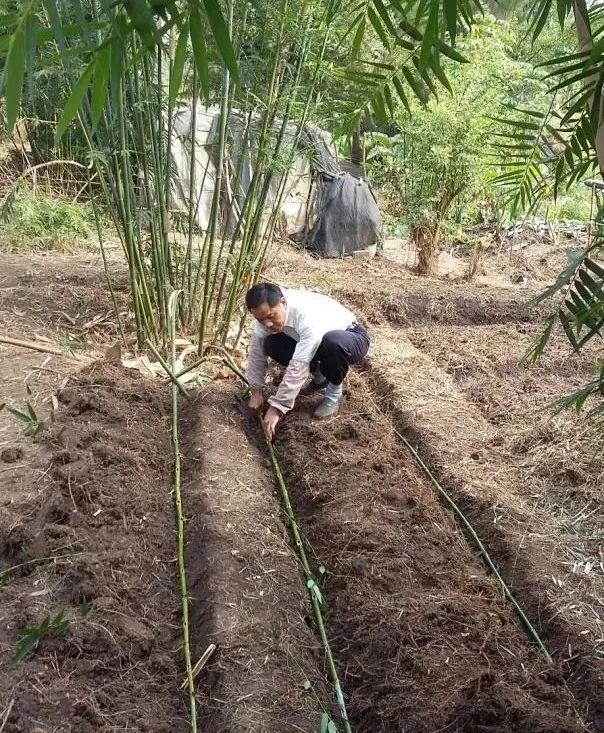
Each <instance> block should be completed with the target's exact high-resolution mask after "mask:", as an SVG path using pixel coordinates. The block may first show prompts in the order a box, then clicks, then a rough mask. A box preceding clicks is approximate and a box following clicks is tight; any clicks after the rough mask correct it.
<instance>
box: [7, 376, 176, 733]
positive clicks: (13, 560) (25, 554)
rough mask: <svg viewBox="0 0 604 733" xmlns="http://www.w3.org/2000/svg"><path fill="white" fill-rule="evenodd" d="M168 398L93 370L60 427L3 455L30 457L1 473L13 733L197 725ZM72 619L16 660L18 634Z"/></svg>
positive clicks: (172, 732)
mask: <svg viewBox="0 0 604 733" xmlns="http://www.w3.org/2000/svg"><path fill="white" fill-rule="evenodd" d="M166 397H167V391H166V388H165V385H164V384H157V385H156V384H154V383H152V382H149V381H147V380H145V379H143V378H141V377H140V376H139V375H137V374H133V373H127V372H125V371H124V370H123V369H121V368H116V367H110V366H107V365H101V364H97V365H93V366H92V367H90V368H88V369H87V370H86V371H85V373H83V374H81V375H80V376H79V377H77V378H73V379H72V380H71V381H70V382H69V384H68V385H67V386H66V387H64V388H63V389H62V391H61V392H59V409H58V411H57V416H56V422H55V423H54V424H52V425H50V426H49V427H47V429H46V430H44V431H43V432H42V433H40V434H39V435H38V436H37V437H36V438H35V439H32V438H26V437H23V436H20V435H19V434H18V433H16V434H15V437H14V438H13V440H12V442H11V444H10V445H7V446H5V447H4V449H3V451H2V463H0V468H1V467H3V466H5V467H6V468H9V467H11V466H13V465H14V464H15V461H18V462H21V463H24V462H25V463H27V471H25V472H22V471H6V473H4V472H3V474H2V481H3V485H4V487H5V489H6V493H5V496H6V497H11V498H10V500H9V501H8V502H7V503H4V504H3V505H2V507H1V508H0V562H1V565H0V573H2V574H1V575H0V578H1V581H0V582H1V585H0V609H1V610H0V615H1V620H2V622H1V623H0V657H1V660H2V667H0V699H2V701H3V708H4V710H5V711H9V712H8V716H7V718H6V720H5V721H3V722H4V725H3V730H4V731H5V733H34V732H35V733H51V731H52V732H53V733H93V732H95V733H99V732H105V731H106V732H109V731H112V732H113V731H118V730H119V731H121V730H136V731H148V732H149V733H151V732H152V733H163V732H165V733H176V732H177V731H185V730H187V722H186V716H187V713H186V708H185V705H184V701H183V698H182V696H181V693H180V691H179V684H180V680H181V675H182V672H181V661H180V656H181V655H180V652H179V650H178V644H179V638H180V637H179V629H180V627H179V601H178V593H177V586H176V581H175V571H174V556H175V540H174V524H173V512H172V500H171V497H170V465H171V461H170V459H169V455H170V453H169V450H170V449H169V442H168V436H167V433H166V408H167V405H166ZM17 465H18V464H17ZM24 480H25V481H26V482H27V483H26V484H24V483H23V481H24ZM61 613H62V614H64V617H65V618H67V619H68V621H69V627H68V629H63V630H62V633H59V629H58V628H56V627H54V628H52V627H51V630H50V631H49V633H47V634H46V635H44V636H43V637H42V638H41V640H40V642H39V644H38V645H37V646H36V647H35V648H33V649H32V650H31V651H30V652H29V654H27V656H25V658H24V660H23V661H21V662H20V663H18V664H16V665H14V666H11V665H10V663H9V660H10V659H11V658H13V657H14V655H15V654H16V652H17V650H18V648H19V647H18V637H19V634H20V632H21V631H23V630H24V629H26V628H33V627H36V626H38V625H39V624H40V623H41V622H43V621H44V619H45V618H49V617H50V618H52V619H56V617H57V615H58V614H61ZM4 714H6V712H5V713H4Z"/></svg>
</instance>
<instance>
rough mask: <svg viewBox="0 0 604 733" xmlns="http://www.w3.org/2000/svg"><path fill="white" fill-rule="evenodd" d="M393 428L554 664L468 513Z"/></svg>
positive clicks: (540, 647)
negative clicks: (465, 512)
mask: <svg viewBox="0 0 604 733" xmlns="http://www.w3.org/2000/svg"><path fill="white" fill-rule="evenodd" d="M374 404H375V403H374ZM375 406H376V407H377V405H375ZM377 409H378V411H380V410H379V408H377ZM393 430H394V432H395V434H396V435H397V436H398V438H399V439H400V440H401V441H402V442H403V444H404V445H405V446H406V447H407V448H408V449H409V451H410V452H411V455H412V456H413V458H414V459H415V461H416V463H417V464H418V466H419V467H420V468H421V469H422V470H423V471H424V473H425V474H426V476H427V477H428V478H429V479H430V481H431V483H432V485H433V486H434V488H435V489H436V491H437V492H438V493H439V494H440V496H441V498H442V499H443V500H444V502H445V503H446V504H447V506H449V507H450V509H451V510H452V511H453V513H454V514H455V516H456V517H457V519H458V520H459V521H460V522H461V523H462V525H463V527H464V529H465V530H466V532H467V533H468V534H469V535H470V537H471V538H472V540H473V541H474V544H475V545H476V547H477V548H478V551H479V553H480V554H481V555H482V558H483V560H484V561H485V563H486V564H487V566H488V567H489V569H490V570H491V572H492V573H493V575H494V576H495V578H496V579H497V581H498V583H499V585H500V586H501V590H502V593H503V596H504V598H505V599H506V600H507V601H509V603H511V604H512V606H513V607H514V610H515V611H516V613H517V614H518V617H519V618H520V620H521V621H522V623H523V624H524V627H525V629H526V631H527V632H528V635H529V636H530V637H531V638H532V639H533V641H534V642H535V644H536V645H537V646H538V648H539V650H540V651H541V653H542V654H543V656H544V657H545V660H546V661H547V663H548V664H553V659H552V657H551V655H550V653H549V652H548V650H547V647H546V646H545V644H544V643H543V641H542V640H541V637H540V636H539V634H538V633H537V630H536V629H535V627H534V626H533V625H532V623H531V622H530V620H529V618H528V616H527V615H526V613H525V612H524V610H523V609H522V607H521V606H520V604H519V603H518V601H517V600H516V599H515V598H514V596H513V595H512V592H511V591H510V589H509V588H508V586H507V584H506V582H505V580H504V579H503V578H502V577H501V573H500V572H499V570H498V569H497V566H496V565H495V563H494V562H493V560H492V559H491V556H490V555H489V553H488V551H487V549H486V547H485V546H484V544H483V542H482V540H481V539H480V537H479V535H478V533H477V532H476V530H475V529H474V527H473V526H472V525H471V524H470V521H469V520H468V519H467V517H466V515H465V514H464V513H463V512H462V510H461V509H460V508H459V507H458V506H457V504H456V503H455V502H454V501H453V499H452V498H451V496H450V495H449V493H448V492H447V491H446V490H445V488H444V487H443V486H442V485H441V484H440V483H439V482H438V481H437V479H436V478H435V477H434V474H433V473H432V472H431V471H430V469H429V468H428V466H427V465H426V464H425V463H424V461H423V460H422V457H421V456H420V455H419V453H418V452H417V450H416V449H415V448H414V447H413V445H412V444H411V443H410V442H409V441H408V440H407V438H405V436H404V435H403V434H402V433H400V432H399V431H398V430H397V429H396V428H393Z"/></svg>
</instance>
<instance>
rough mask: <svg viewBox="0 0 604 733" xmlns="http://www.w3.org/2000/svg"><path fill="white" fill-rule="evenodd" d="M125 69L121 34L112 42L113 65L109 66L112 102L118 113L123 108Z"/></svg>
mask: <svg viewBox="0 0 604 733" xmlns="http://www.w3.org/2000/svg"><path fill="white" fill-rule="evenodd" d="M123 68H124V43H123V41H122V38H121V36H120V35H119V34H116V35H115V36H114V38H113V40H112V42H111V64H110V66H109V79H110V84H111V102H112V104H113V108H114V110H115V111H116V113H117V111H118V110H119V109H120V107H121V99H122V72H123Z"/></svg>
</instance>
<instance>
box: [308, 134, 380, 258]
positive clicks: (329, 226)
mask: <svg viewBox="0 0 604 733" xmlns="http://www.w3.org/2000/svg"><path fill="white" fill-rule="evenodd" d="M300 147H302V148H304V149H306V151H307V152H308V151H310V152H311V155H310V163H311V169H312V172H313V184H312V191H311V196H310V200H309V206H308V211H307V216H306V220H307V229H306V231H305V232H304V233H303V234H302V242H303V244H304V246H305V247H306V248H307V249H310V250H312V251H313V252H316V254H318V255H320V256H321V257H341V256H342V255H344V254H348V253H351V252H356V251H357V250H363V249H367V248H368V247H371V246H372V245H374V244H375V243H376V242H377V241H378V238H379V236H380V227H381V216H380V211H379V209H378V205H377V202H376V200H375V197H374V196H373V193H372V191H371V188H370V187H369V184H368V183H367V181H365V180H364V179H362V178H355V177H354V176H352V175H351V174H350V173H344V172H343V171H341V170H340V167H339V165H338V163H337V161H336V160H335V158H334V157H333V155H332V154H331V152H330V150H329V148H328V147H327V145H326V143H325V140H324V139H323V138H322V137H321V136H320V135H318V134H317V133H316V132H314V131H313V130H312V129H309V128H306V130H305V135H304V136H303V138H302V140H301V144H300Z"/></svg>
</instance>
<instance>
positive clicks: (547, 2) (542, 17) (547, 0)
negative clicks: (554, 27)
mask: <svg viewBox="0 0 604 733" xmlns="http://www.w3.org/2000/svg"><path fill="white" fill-rule="evenodd" d="M551 7H552V0H543V2H542V3H541V7H540V8H539V10H538V12H537V14H536V20H535V23H534V24H533V41H535V40H536V39H537V38H538V37H539V35H540V33H541V31H542V30H543V28H544V26H545V24H546V23H547V19H548V17H549V11H550V10H551Z"/></svg>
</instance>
